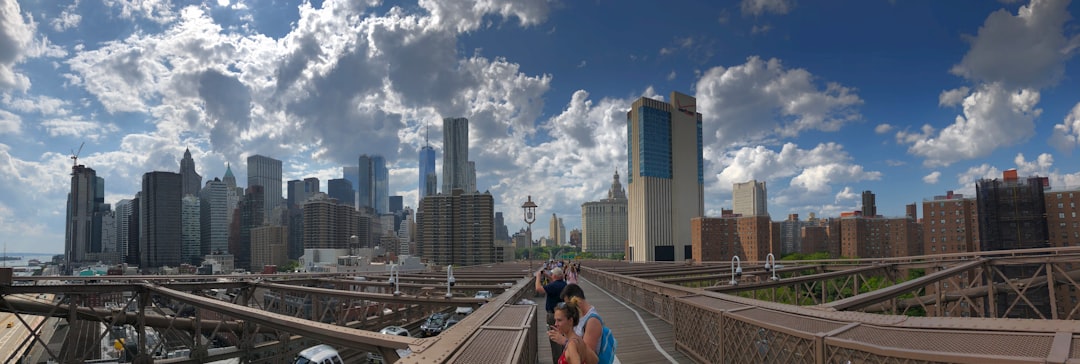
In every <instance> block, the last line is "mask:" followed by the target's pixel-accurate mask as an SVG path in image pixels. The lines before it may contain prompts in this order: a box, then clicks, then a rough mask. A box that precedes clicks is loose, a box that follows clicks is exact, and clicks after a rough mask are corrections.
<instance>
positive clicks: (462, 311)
mask: <svg viewBox="0 0 1080 364" xmlns="http://www.w3.org/2000/svg"><path fill="white" fill-rule="evenodd" d="M454 313H455V314H458V315H462V316H465V315H468V314H471V313H473V308H472V307H469V306H461V307H458V308H457V309H455V310H454Z"/></svg>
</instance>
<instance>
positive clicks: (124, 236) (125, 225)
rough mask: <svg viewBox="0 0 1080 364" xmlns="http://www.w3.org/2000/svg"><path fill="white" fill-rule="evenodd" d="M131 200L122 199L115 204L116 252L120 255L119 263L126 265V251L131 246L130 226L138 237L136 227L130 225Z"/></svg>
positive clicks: (132, 202)
mask: <svg viewBox="0 0 1080 364" xmlns="http://www.w3.org/2000/svg"><path fill="white" fill-rule="evenodd" d="M133 204H134V201H133V200H129V199H123V200H120V201H119V202H117V203H116V209H115V210H114V211H115V212H116V250H117V252H118V253H120V263H127V255H128V250H129V249H130V246H129V244H131V234H132V231H131V230H132V226H134V227H135V230H136V235H138V234H137V233H138V226H137V225H133V224H132V216H131V214H132V207H133V206H132V205H133Z"/></svg>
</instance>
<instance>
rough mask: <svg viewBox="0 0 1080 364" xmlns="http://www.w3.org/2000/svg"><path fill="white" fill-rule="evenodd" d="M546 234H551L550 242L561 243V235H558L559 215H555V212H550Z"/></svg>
mask: <svg viewBox="0 0 1080 364" xmlns="http://www.w3.org/2000/svg"><path fill="white" fill-rule="evenodd" d="M548 235H549V236H551V243H552V244H555V246H559V245H562V239H561V238H562V237H561V236H560V235H559V217H558V216H555V213H552V214H551V220H550V221H549V222H548Z"/></svg>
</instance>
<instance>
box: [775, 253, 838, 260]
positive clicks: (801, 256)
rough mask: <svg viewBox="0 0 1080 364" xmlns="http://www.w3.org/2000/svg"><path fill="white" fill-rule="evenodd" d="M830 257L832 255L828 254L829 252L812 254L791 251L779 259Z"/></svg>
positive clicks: (819, 258)
mask: <svg viewBox="0 0 1080 364" xmlns="http://www.w3.org/2000/svg"><path fill="white" fill-rule="evenodd" d="M830 258H832V257H830V256H829V252H817V253H813V254H803V253H791V254H788V255H785V256H784V257H783V258H780V260H823V259H830Z"/></svg>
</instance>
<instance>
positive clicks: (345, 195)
mask: <svg viewBox="0 0 1080 364" xmlns="http://www.w3.org/2000/svg"><path fill="white" fill-rule="evenodd" d="M326 194H327V195H328V196H329V197H330V198H332V199H336V200H338V203H340V204H342V205H346V206H349V207H352V208H353V209H354V210H355V209H356V205H355V203H356V201H355V196H356V192H355V191H353V189H352V181H349V180H348V179H344V178H335V179H332V180H329V181H326ZM301 207H303V206H301Z"/></svg>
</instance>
